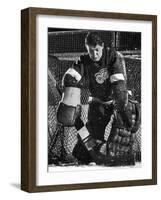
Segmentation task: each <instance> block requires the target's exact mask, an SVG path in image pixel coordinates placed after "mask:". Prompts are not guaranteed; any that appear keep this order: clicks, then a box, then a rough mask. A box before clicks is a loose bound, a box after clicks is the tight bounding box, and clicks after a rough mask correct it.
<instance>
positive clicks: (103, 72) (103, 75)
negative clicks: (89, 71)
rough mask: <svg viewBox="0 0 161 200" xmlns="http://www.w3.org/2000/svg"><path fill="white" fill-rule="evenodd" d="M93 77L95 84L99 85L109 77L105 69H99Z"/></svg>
mask: <svg viewBox="0 0 161 200" xmlns="http://www.w3.org/2000/svg"><path fill="white" fill-rule="evenodd" d="M95 77H96V81H97V83H99V84H102V83H104V81H105V80H106V79H108V77H109V74H108V71H107V68H103V69H101V70H100V71H99V72H97V73H96V74H95Z"/></svg>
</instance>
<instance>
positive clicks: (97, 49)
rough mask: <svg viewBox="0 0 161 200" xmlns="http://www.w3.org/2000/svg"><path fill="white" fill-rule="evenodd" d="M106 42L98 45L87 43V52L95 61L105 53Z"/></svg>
mask: <svg viewBox="0 0 161 200" xmlns="http://www.w3.org/2000/svg"><path fill="white" fill-rule="evenodd" d="M103 48H104V44H102V45H99V44H97V45H96V46H93V45H89V44H86V49H87V52H88V54H89V56H90V58H91V59H92V60H93V61H99V60H100V59H101V57H102V54H103Z"/></svg>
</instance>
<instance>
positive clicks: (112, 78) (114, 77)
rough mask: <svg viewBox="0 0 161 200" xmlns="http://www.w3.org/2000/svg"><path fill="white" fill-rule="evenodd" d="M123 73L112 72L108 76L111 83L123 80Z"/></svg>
mask: <svg viewBox="0 0 161 200" xmlns="http://www.w3.org/2000/svg"><path fill="white" fill-rule="evenodd" d="M124 80H125V78H124V75H123V74H122V73H118V74H113V75H111V76H110V81H111V83H113V82H115V81H124Z"/></svg>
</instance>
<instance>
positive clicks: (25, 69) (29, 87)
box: [21, 8, 157, 192]
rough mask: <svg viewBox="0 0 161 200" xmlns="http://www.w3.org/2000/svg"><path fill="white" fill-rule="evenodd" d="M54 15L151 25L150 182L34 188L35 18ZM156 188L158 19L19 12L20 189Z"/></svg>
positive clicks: (76, 12)
mask: <svg viewBox="0 0 161 200" xmlns="http://www.w3.org/2000/svg"><path fill="white" fill-rule="evenodd" d="M37 15H56V16H73V17H88V18H89V19H90V18H101V19H107V18H109V19H122V20H136V21H137V20H138V21H140V20H141V21H150V22H152V178H151V179H145V180H144V179H143V180H123V181H112V182H94V183H80V184H64V185H44V186H37V185H36V99H37V96H36V16H37ZM155 184H157V16H156V15H143V14H128V13H111V12H93V11H79V10H62V9H49V8H27V9H24V10H22V11H21V189H22V190H24V191H27V192H46V191H61V190H77V189H94V188H109V187H123V186H139V185H155Z"/></svg>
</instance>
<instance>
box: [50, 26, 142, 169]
mask: <svg viewBox="0 0 161 200" xmlns="http://www.w3.org/2000/svg"><path fill="white" fill-rule="evenodd" d="M47 37H48V167H50V168H52V167H53V169H54V168H56V167H57V166H59V167H70V166H72V167H73V166H74V167H78V166H81V167H87V166H88V167H91V168H92V167H93V166H95V167H96V166H101V167H104V168H110V167H116V168H118V167H119V168H120V167H121V168H124V167H141V163H142V146H141V141H142V137H141V135H142V134H141V130H142V123H141V78H142V77H141V68H142V51H141V49H142V47H141V39H142V35H141V32H130V31H128V32H124V31H115V30H90V29H89V30H88V29H72V28H56V27H48V30H47Z"/></svg>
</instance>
